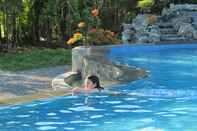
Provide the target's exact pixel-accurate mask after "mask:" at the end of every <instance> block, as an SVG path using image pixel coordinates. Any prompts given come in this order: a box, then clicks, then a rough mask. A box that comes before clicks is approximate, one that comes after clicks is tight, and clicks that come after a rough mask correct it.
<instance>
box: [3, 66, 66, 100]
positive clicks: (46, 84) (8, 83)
mask: <svg viewBox="0 0 197 131" xmlns="http://www.w3.org/2000/svg"><path fill="white" fill-rule="evenodd" d="M68 70H69V66H58V67H50V68H41V69H33V70H27V71H20V72H8V71H0V100H2V99H9V98H17V97H22V96H27V95H32V94H38V93H42V92H47V91H48V92H50V91H52V90H53V89H52V87H51V82H52V79H53V78H54V77H56V76H57V75H59V74H62V73H64V72H66V71H68ZM0 103H1V102H0Z"/></svg>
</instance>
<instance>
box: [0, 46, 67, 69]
mask: <svg viewBox="0 0 197 131" xmlns="http://www.w3.org/2000/svg"><path fill="white" fill-rule="evenodd" d="M70 63H71V50H66V49H55V50H54V49H42V50H41V49H31V50H26V51H22V52H18V53H16V54H4V55H2V56H0V70H9V71H18V70H27V69H33V68H41V67H52V66H57V65H65V64H70Z"/></svg>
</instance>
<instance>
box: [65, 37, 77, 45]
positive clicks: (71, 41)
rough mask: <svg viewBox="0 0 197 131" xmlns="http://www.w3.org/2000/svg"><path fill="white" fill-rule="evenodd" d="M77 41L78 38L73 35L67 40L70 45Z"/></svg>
mask: <svg viewBox="0 0 197 131" xmlns="http://www.w3.org/2000/svg"><path fill="white" fill-rule="evenodd" d="M76 41H77V40H76V39H75V38H73V37H71V38H70V39H69V40H68V41H67V44H68V45H72V44H74V43H75V42H76Z"/></svg>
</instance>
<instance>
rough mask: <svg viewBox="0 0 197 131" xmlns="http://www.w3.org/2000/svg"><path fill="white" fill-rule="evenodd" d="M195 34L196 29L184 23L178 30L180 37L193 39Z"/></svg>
mask: <svg viewBox="0 0 197 131" xmlns="http://www.w3.org/2000/svg"><path fill="white" fill-rule="evenodd" d="M194 32H195V29H194V27H193V26H192V25H191V24H188V23H184V24H182V25H181V26H180V28H179V30H178V35H181V36H185V37H187V38H190V39H192V38H193V33H194Z"/></svg>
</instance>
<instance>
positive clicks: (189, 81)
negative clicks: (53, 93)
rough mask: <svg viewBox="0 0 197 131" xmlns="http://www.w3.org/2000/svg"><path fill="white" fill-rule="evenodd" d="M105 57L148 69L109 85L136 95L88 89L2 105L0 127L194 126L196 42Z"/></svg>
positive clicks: (159, 129)
mask: <svg viewBox="0 0 197 131" xmlns="http://www.w3.org/2000/svg"><path fill="white" fill-rule="evenodd" d="M107 57H108V58H109V59H111V60H113V61H114V62H116V63H117V64H124V65H128V66H130V65H132V66H133V65H134V66H136V67H140V68H144V69H147V70H149V71H150V74H149V76H148V77H147V78H145V79H139V80H137V81H135V82H131V83H127V84H124V85H123V84H122V85H115V86H113V87H112V88H110V89H111V90H113V91H120V92H123V93H136V94H138V95H137V96H136V95H133V96H132V95H120V96H115V95H110V94H108V93H92V94H89V95H87V94H79V95H75V96H64V97H56V98H52V99H48V100H40V101H34V102H32V103H27V104H22V105H13V106H2V107H0V131H35V130H38V131H45V130H49V131H51V130H58V131H196V130H197V124H196V123H197V102H196V100H197V45H195V44H190V45H160V46H149V45H136V46H122V47H114V48H112V49H111V50H110V52H109V54H108V55H107ZM131 75H132V74H131Z"/></svg>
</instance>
